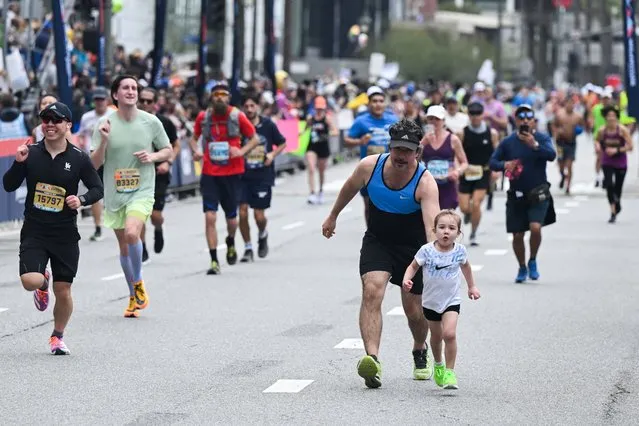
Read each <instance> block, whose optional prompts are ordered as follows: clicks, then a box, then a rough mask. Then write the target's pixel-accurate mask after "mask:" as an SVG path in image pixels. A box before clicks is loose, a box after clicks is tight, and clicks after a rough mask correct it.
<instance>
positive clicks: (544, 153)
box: [535, 134, 557, 161]
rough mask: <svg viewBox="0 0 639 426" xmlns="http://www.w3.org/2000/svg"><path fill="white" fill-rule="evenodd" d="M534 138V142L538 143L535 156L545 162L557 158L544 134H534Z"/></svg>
mask: <svg viewBox="0 0 639 426" xmlns="http://www.w3.org/2000/svg"><path fill="white" fill-rule="evenodd" d="M535 136H536V137H535V140H536V141H537V142H538V143H539V149H538V150H537V151H536V153H537V156H539V157H540V158H543V159H544V160H546V161H553V160H554V159H555V157H557V153H556V152H555V148H554V147H553V146H552V142H551V141H550V138H549V137H548V136H547V135H545V134H540V135H539V136H537V135H536V134H535Z"/></svg>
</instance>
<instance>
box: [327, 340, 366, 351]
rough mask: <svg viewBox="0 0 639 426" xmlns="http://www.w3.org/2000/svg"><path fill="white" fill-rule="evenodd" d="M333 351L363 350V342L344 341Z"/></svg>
mask: <svg viewBox="0 0 639 426" xmlns="http://www.w3.org/2000/svg"><path fill="white" fill-rule="evenodd" d="M333 349H364V341H363V340H362V339H344V340H342V341H341V342H339V343H338V344H337V345H335V346H334V347H333Z"/></svg>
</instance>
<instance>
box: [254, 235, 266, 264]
mask: <svg viewBox="0 0 639 426" xmlns="http://www.w3.org/2000/svg"><path fill="white" fill-rule="evenodd" d="M267 238H268V235H267V236H266V237H264V238H259V239H258V240H257V255H258V256H259V257H261V258H262V257H266V255H268V241H267Z"/></svg>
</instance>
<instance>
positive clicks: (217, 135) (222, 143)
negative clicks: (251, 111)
mask: <svg viewBox="0 0 639 426" xmlns="http://www.w3.org/2000/svg"><path fill="white" fill-rule="evenodd" d="M231 110H232V107H228V109H227V111H226V115H225V116H223V117H222V116H219V115H216V114H213V116H212V117H211V121H212V124H211V140H209V141H203V142H200V143H201V148H202V153H203V154H204V156H203V158H202V161H203V165H202V174H203V175H207V176H231V175H239V174H242V173H244V158H243V157H235V158H230V157H229V152H228V148H230V147H236V148H241V147H242V142H241V140H240V137H239V136H236V137H233V138H229V137H228V132H227V129H226V124H227V121H228V118H229V114H230V113H231ZM205 114H206V111H202V112H200V113H199V114H198V115H197V118H196V119H195V125H194V126H193V133H194V134H195V137H196V138H199V137H200V135H201V134H202V122H203V121H204V116H205ZM238 120H239V125H240V133H241V134H242V136H244V137H245V138H248V139H250V138H252V137H253V136H254V135H255V126H253V123H251V121H250V120H249V119H248V117H247V116H246V115H245V114H244V113H243V112H241V111H240V114H239V117H238ZM211 157H213V160H215V163H214V162H213V160H211Z"/></svg>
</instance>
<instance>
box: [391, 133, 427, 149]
mask: <svg viewBox="0 0 639 426" xmlns="http://www.w3.org/2000/svg"><path fill="white" fill-rule="evenodd" d="M390 136H391V140H390V142H389V144H388V145H389V147H390V148H398V147H402V148H408V149H410V150H413V151H417V148H419V143H420V139H419V138H418V137H417V135H415V134H414V133H410V132H404V131H397V132H395V131H393V132H392V134H391V135H390Z"/></svg>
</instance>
